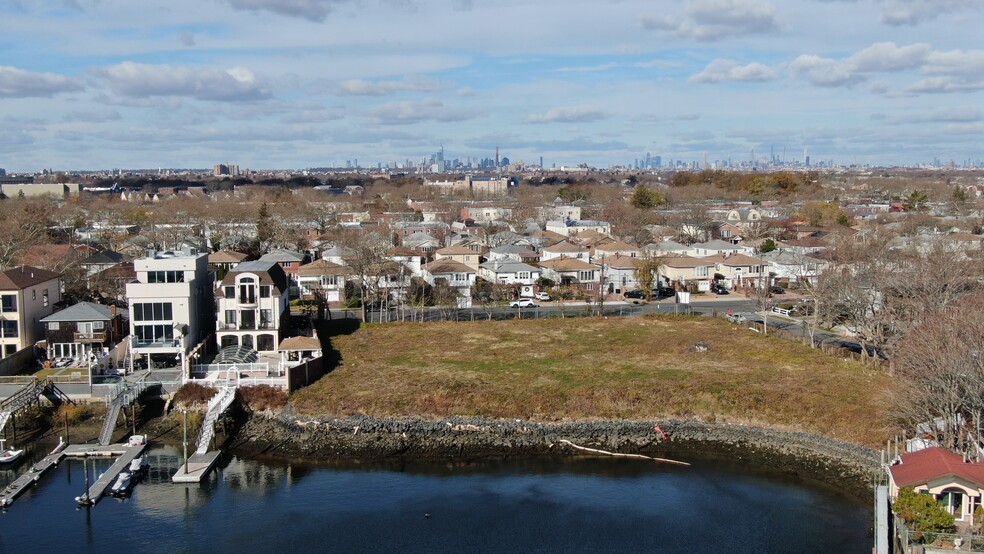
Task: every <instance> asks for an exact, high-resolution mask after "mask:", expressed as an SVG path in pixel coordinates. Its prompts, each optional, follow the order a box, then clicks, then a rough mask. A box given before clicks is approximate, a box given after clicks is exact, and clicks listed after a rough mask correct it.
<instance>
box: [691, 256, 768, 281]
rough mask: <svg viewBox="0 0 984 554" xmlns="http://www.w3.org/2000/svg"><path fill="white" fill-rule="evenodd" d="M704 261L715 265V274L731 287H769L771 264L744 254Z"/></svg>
mask: <svg viewBox="0 0 984 554" xmlns="http://www.w3.org/2000/svg"><path fill="white" fill-rule="evenodd" d="M703 259H704V260H707V261H710V262H713V263H714V266H715V270H714V272H715V273H717V274H719V275H720V276H721V277H723V278H724V280H725V281H726V282H727V286H729V287H738V288H741V287H757V286H759V285H760V284H761V285H762V286H769V285H771V284H772V283H771V282H769V262H767V261H765V260H761V259H759V258H753V257H751V256H746V255H744V254H731V255H727V254H719V255H717V256H708V257H706V258H703Z"/></svg>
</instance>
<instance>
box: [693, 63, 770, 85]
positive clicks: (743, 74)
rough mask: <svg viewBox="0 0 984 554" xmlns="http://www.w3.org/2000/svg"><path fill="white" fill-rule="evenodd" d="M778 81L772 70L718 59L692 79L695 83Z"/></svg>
mask: <svg viewBox="0 0 984 554" xmlns="http://www.w3.org/2000/svg"><path fill="white" fill-rule="evenodd" d="M774 79H776V72H775V71H773V70H772V68H770V67H768V66H766V65H763V64H760V63H758V62H753V63H750V64H748V65H739V64H738V63H737V62H735V61H732V60H725V59H717V60H714V61H712V62H711V63H709V64H707V67H705V68H704V70H703V71H701V72H700V73H697V74H696V75H694V76H693V77H691V78H690V81H691V82H694V83H724V82H728V81H743V82H764V81H772V80H774Z"/></svg>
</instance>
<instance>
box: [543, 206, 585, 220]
mask: <svg viewBox="0 0 984 554" xmlns="http://www.w3.org/2000/svg"><path fill="white" fill-rule="evenodd" d="M540 216H541V217H543V218H544V219H546V220H548V221H549V220H554V221H556V220H560V221H567V220H569V219H570V220H573V221H577V220H579V219H581V207H580V206H569V205H557V206H543V207H542V208H540Z"/></svg>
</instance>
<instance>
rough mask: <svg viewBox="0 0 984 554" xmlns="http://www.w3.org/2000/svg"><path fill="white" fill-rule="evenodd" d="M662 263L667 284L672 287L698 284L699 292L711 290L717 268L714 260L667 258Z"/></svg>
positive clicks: (684, 257) (686, 257)
mask: <svg viewBox="0 0 984 554" xmlns="http://www.w3.org/2000/svg"><path fill="white" fill-rule="evenodd" d="M662 262H663V267H662V271H661V273H662V275H664V276H665V279H666V281H667V283H666V284H668V285H670V286H671V287H675V286H679V287H682V288H686V287H688V286H690V285H691V284H696V285H697V290H699V291H704V292H706V291H709V290H711V280H712V279H713V278H714V272H715V269H716V267H717V264H716V263H715V262H714V261H713V260H710V259H708V258H694V257H693V256H667V257H665V258H663V260H662Z"/></svg>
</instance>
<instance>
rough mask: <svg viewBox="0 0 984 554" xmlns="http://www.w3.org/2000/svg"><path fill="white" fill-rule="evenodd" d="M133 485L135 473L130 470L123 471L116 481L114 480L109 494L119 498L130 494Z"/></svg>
mask: <svg viewBox="0 0 984 554" xmlns="http://www.w3.org/2000/svg"><path fill="white" fill-rule="evenodd" d="M133 485H134V482H133V474H132V473H130V472H129V471H121V472H120V474H119V475H118V476H117V477H116V481H114V482H113V486H111V487H109V494H111V495H113V496H115V497H117V498H121V497H124V496H126V495H128V494H130V490H131V489H132V488H133Z"/></svg>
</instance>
